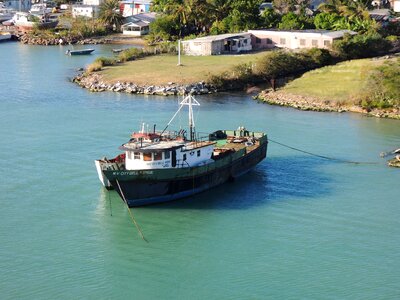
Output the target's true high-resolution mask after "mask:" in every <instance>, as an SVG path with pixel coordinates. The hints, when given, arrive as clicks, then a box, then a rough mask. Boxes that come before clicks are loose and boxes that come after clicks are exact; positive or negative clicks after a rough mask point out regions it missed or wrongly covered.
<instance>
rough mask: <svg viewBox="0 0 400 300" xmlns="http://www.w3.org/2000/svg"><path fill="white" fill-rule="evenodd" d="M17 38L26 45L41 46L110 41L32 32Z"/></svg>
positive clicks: (107, 40) (107, 41) (104, 42)
mask: <svg viewBox="0 0 400 300" xmlns="http://www.w3.org/2000/svg"><path fill="white" fill-rule="evenodd" d="M18 39H19V41H20V42H21V43H23V44H28V45H43V46H51V45H69V44H77V45H87V44H92V45H96V44H107V43H110V41H111V40H110V39H104V38H87V39H80V38H78V37H43V36H39V35H37V36H36V35H32V34H29V33H27V34H22V35H19V36H18Z"/></svg>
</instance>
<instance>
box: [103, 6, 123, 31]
mask: <svg viewBox="0 0 400 300" xmlns="http://www.w3.org/2000/svg"><path fill="white" fill-rule="evenodd" d="M99 18H100V20H101V21H103V22H104V24H105V25H106V26H107V27H108V28H115V29H116V30H119V28H120V27H121V25H122V21H123V19H124V17H123V16H122V15H121V13H120V11H119V1H118V0H105V1H104V2H103V3H102V4H101V5H100V12H99Z"/></svg>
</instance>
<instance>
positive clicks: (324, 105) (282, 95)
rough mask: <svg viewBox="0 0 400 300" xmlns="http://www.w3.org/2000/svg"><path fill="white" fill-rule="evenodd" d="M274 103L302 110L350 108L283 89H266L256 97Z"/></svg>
mask: <svg viewBox="0 0 400 300" xmlns="http://www.w3.org/2000/svg"><path fill="white" fill-rule="evenodd" d="M255 98H256V99H257V100H260V101H263V102H266V103H268V104H272V105H280V106H291V107H294V108H297V109H300V110H312V111H331V112H345V111H347V110H348V109H347V108H346V107H343V106H340V105H338V104H337V103H331V102H330V101H321V100H319V99H317V98H313V97H304V96H300V95H293V94H289V93H286V92H282V91H272V90H265V91H262V92H261V93H260V94H258V95H257V96H256V97H255Z"/></svg>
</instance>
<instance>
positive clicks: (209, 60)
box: [99, 52, 265, 85]
mask: <svg viewBox="0 0 400 300" xmlns="http://www.w3.org/2000/svg"><path fill="white" fill-rule="evenodd" d="M262 55H265V52H263V53H255V54H243V55H217V56H182V57H181V63H182V66H177V63H178V57H177V55H169V54H163V55H155V56H148V57H145V58H142V59H138V60H135V61H130V62H126V63H123V64H120V65H116V66H112V67H105V68H103V70H102V71H100V72H99V74H101V75H102V77H103V78H104V80H105V81H107V82H116V81H128V82H135V83H136V84H142V85H164V84H167V83H168V82H175V83H179V84H189V83H194V82H199V81H206V80H207V79H208V78H209V76H211V75H216V74H221V73H222V72H225V71H229V70H231V69H232V68H233V67H234V66H236V65H238V64H242V63H255V62H256V61H257V59H258V58H259V57H261V56H262Z"/></svg>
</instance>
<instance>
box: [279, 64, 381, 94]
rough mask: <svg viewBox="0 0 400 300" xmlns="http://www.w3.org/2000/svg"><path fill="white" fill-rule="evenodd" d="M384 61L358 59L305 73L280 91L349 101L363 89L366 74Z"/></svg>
mask: <svg viewBox="0 0 400 300" xmlns="http://www.w3.org/2000/svg"><path fill="white" fill-rule="evenodd" d="M384 61H385V60H372V59H359V60H352V61H346V62H342V63H339V64H337V65H334V66H327V67H323V68H320V69H316V70H313V71H310V72H307V73H305V74H304V75H302V76H301V77H300V78H298V79H295V80H293V81H292V82H290V83H289V84H287V85H286V86H285V87H284V88H283V89H282V90H283V91H285V92H288V93H292V94H296V95H302V96H314V97H316V98H318V99H321V100H334V101H342V102H343V101H344V102H347V101H351V100H353V99H355V98H356V97H357V94H359V93H360V91H361V90H362V89H363V87H364V85H365V79H366V77H367V75H368V72H369V71H370V70H371V69H373V68H374V67H376V66H378V65H380V64H382V63H383V62H384Z"/></svg>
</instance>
